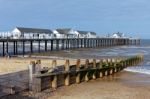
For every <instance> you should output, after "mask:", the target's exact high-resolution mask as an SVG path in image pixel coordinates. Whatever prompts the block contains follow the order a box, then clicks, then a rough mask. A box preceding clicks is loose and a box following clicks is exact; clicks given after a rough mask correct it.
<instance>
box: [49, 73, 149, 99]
mask: <svg viewBox="0 0 150 99" xmlns="http://www.w3.org/2000/svg"><path fill="white" fill-rule="evenodd" d="M149 93H150V78H149V75H146V74H141V73H132V72H127V71H122V72H120V73H117V74H115V75H112V76H108V77H104V78H98V79H96V80H91V81H89V82H82V83H81V84H73V85H70V86H65V87H61V88H58V90H57V91H54V92H52V93H51V96H49V97H48V99H149V97H150V94H149Z"/></svg>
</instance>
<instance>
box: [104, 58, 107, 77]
mask: <svg viewBox="0 0 150 99" xmlns="http://www.w3.org/2000/svg"><path fill="white" fill-rule="evenodd" d="M103 63H105V76H107V75H108V70H107V69H108V60H106V59H103Z"/></svg>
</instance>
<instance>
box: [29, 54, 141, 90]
mask: <svg viewBox="0 0 150 99" xmlns="http://www.w3.org/2000/svg"><path fill="white" fill-rule="evenodd" d="M142 61H143V55H137V56H134V57H129V58H122V59H118V58H113V59H100V60H96V59H93V60H92V61H91V62H90V61H89V60H88V59H86V60H85V63H84V64H81V60H80V59H78V60H77V61H76V64H75V65H70V60H66V62H65V64H64V65H62V66H57V65H56V64H57V61H56V60H53V62H52V68H46V67H45V68H42V69H41V67H40V66H41V65H42V64H41V61H40V60H38V61H32V62H31V64H30V65H29V72H30V80H29V82H30V83H29V89H30V90H32V91H35V92H40V91H42V90H45V89H48V88H51V89H56V88H57V87H60V86H65V85H66V86H68V85H70V84H74V83H78V84H79V83H81V82H83V81H86V82H87V81H89V80H91V79H97V78H101V77H103V76H108V75H113V74H114V73H117V72H119V71H121V70H123V69H124V68H126V67H128V66H135V65H138V64H139V63H141V62H142Z"/></svg>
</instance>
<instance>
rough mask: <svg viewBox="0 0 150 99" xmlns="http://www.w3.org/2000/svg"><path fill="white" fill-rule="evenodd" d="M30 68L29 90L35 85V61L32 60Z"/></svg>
mask: <svg viewBox="0 0 150 99" xmlns="http://www.w3.org/2000/svg"><path fill="white" fill-rule="evenodd" d="M28 68H29V90H32V89H33V87H34V85H33V74H35V70H36V69H35V61H31V62H30V65H29V66H28Z"/></svg>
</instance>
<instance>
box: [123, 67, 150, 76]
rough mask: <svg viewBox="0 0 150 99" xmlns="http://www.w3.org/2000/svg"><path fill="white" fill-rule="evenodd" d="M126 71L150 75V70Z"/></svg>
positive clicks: (128, 69) (129, 69)
mask: <svg viewBox="0 0 150 99" xmlns="http://www.w3.org/2000/svg"><path fill="white" fill-rule="evenodd" d="M125 71H130V72H135V73H142V74H148V75H150V70H148V69H131V68H127V69H125Z"/></svg>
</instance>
